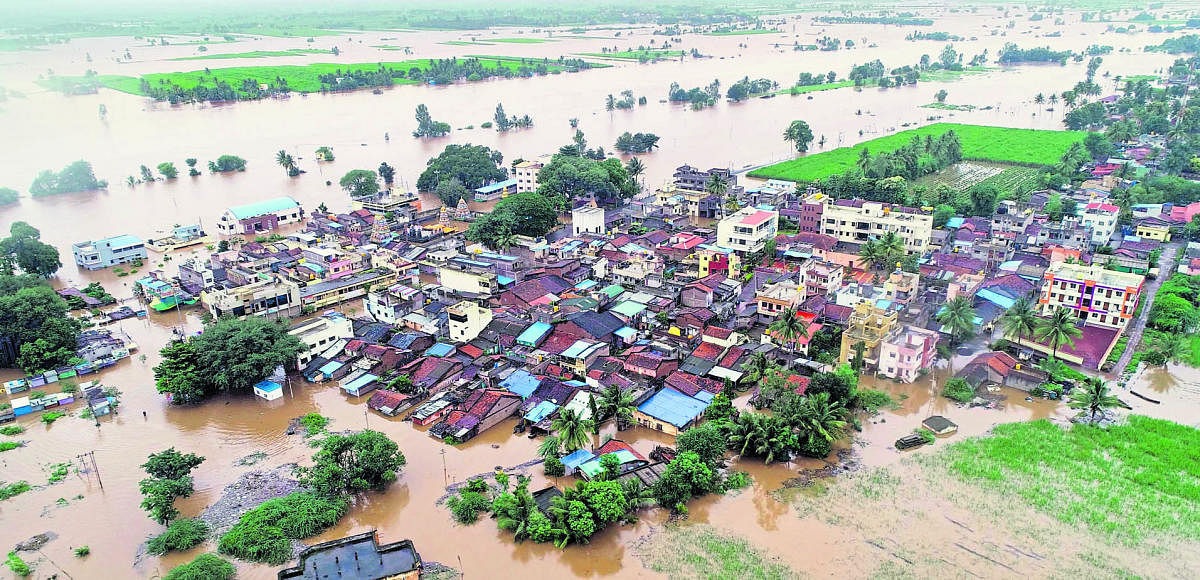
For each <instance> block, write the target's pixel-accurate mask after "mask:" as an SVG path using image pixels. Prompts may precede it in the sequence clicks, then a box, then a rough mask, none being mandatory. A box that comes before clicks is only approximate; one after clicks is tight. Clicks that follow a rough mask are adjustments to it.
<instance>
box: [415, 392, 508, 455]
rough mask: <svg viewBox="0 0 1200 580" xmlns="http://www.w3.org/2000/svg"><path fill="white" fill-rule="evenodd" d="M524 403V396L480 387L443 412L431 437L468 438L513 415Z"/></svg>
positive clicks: (457, 439)
mask: <svg viewBox="0 0 1200 580" xmlns="http://www.w3.org/2000/svg"><path fill="white" fill-rule="evenodd" d="M520 406H521V397H518V396H517V395H514V394H513V393H510V392H508V391H501V390H496V389H477V390H475V391H472V392H471V394H470V395H469V396H468V397H467V399H466V400H465V401H463V402H462V403H459V404H458V405H455V407H454V409H453V410H451V411H450V412H449V413H446V414H445V415H444V419H443V420H442V422H441V423H438V424H437V425H434V426H433V428H432V429H430V430H429V435H430V436H431V437H437V438H449V437H453V438H454V440H455V441H460V442H461V441H469V440H471V439H472V438H474V437H475V436H476V435H479V434H480V433H483V432H484V431H487V430H488V429H491V428H492V427H494V426H496V424H497V423H500V422H501V421H503V420H505V419H507V418H509V417H511V416H512V415H513V413H515V412H516V411H517V409H518V408H519V407H520Z"/></svg>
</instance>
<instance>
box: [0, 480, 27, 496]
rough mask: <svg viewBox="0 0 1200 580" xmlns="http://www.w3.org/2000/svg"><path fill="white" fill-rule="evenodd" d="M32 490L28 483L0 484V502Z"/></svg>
mask: <svg viewBox="0 0 1200 580" xmlns="http://www.w3.org/2000/svg"><path fill="white" fill-rule="evenodd" d="M31 489H33V487H32V486H30V485H29V482H28V481H17V482H14V483H3V482H0V500H5V499H8V498H10V497H15V496H18V495H21V494H23V493H25V492H27V491H29V490H31Z"/></svg>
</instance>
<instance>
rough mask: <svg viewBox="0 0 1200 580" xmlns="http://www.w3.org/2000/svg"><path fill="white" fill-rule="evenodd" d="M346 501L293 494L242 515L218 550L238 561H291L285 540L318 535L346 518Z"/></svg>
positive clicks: (290, 546)
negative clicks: (238, 559)
mask: <svg viewBox="0 0 1200 580" xmlns="http://www.w3.org/2000/svg"><path fill="white" fill-rule="evenodd" d="M347 508H348V504H347V502H346V500H344V499H342V498H340V497H338V498H329V497H323V496H320V495H317V494H314V493H311V492H306V491H297V492H294V493H292V494H290V495H286V496H284V497H278V498H275V499H270V500H267V501H265V502H263V503H262V504H261V505H259V506H258V507H256V508H254V509H252V510H250V511H248V512H246V513H245V514H242V517H241V518H240V519H238V523H237V524H234V526H233V527H232V528H230V530H229V531H228V532H226V533H225V535H223V536H221V541H220V542H219V544H218V548H219V550H220V551H221V553H222V554H229V555H230V556H234V557H236V558H240V559H242V560H250V561H252V562H265V563H267V564H273V565H279V564H282V563H284V562H286V561H288V560H289V559H291V557H292V545H291V542H289V541H288V540H300V539H303V538H307V537H309V536H314V535H316V534H319V533H321V532H323V531H325V530H326V529H328V528H329V527H330V526H332V525H333V524H336V523H337V521H338V520H340V519H341V518H342V516H344V515H346V510H347Z"/></svg>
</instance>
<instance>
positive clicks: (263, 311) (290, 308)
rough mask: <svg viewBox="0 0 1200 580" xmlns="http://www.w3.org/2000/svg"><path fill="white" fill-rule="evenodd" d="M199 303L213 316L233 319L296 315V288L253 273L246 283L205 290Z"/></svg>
mask: <svg viewBox="0 0 1200 580" xmlns="http://www.w3.org/2000/svg"><path fill="white" fill-rule="evenodd" d="M200 302H201V303H203V304H204V306H205V308H208V311H209V312H210V313H212V315H213V317H215V318H220V317H222V316H236V317H238V318H241V317H244V316H266V317H270V318H273V317H276V316H289V317H290V316H296V315H298V314H300V309H301V303H300V287H299V286H298V285H296V283H295V282H291V281H288V280H285V279H283V278H280V277H279V276H271V275H267V274H256V278H255V280H254V281H252V282H251V283H249V284H243V285H241V286H232V287H217V288H212V289H206V290H205V291H204V292H201V293H200Z"/></svg>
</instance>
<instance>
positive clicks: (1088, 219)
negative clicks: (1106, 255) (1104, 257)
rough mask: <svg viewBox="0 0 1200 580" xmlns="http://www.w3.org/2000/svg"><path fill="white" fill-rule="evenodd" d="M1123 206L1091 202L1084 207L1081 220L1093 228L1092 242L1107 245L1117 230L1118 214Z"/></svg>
mask: <svg viewBox="0 0 1200 580" xmlns="http://www.w3.org/2000/svg"><path fill="white" fill-rule="evenodd" d="M1120 213H1121V208H1119V207H1117V206H1115V205H1110V204H1107V203H1089V204H1087V205H1086V206H1084V208H1083V213H1082V214H1081V215H1080V216H1079V221H1080V223H1082V224H1083V225H1085V226H1087V227H1090V228H1092V240H1091V241H1092V244H1094V245H1097V246H1106V245H1108V244H1109V242H1110V241H1111V240H1112V237H1113V234H1114V233H1116V231H1117V216H1118V215H1119V214H1120Z"/></svg>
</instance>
